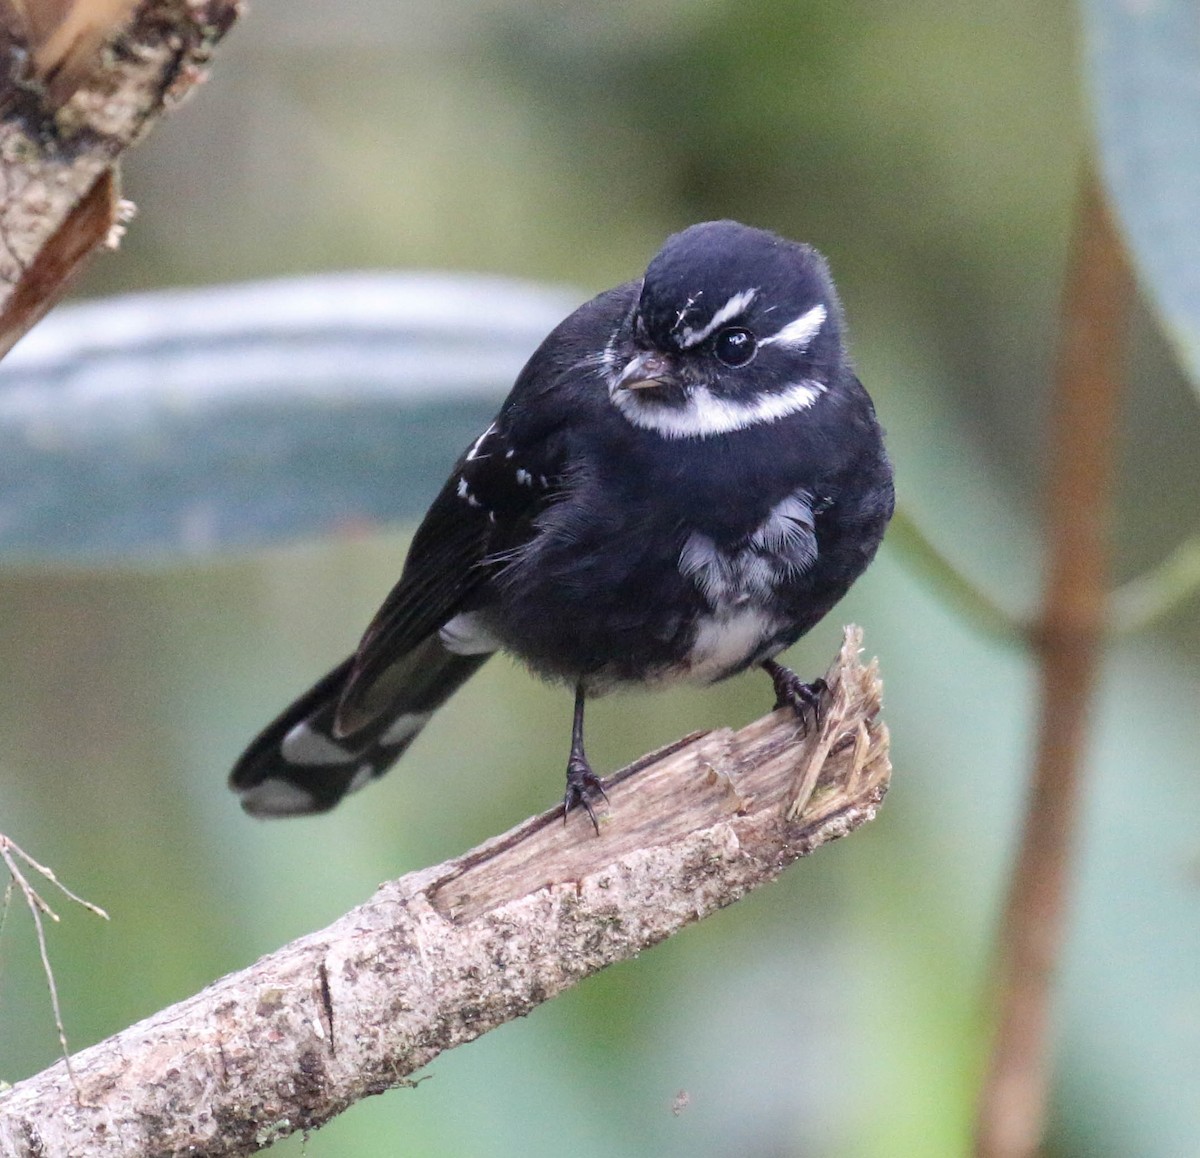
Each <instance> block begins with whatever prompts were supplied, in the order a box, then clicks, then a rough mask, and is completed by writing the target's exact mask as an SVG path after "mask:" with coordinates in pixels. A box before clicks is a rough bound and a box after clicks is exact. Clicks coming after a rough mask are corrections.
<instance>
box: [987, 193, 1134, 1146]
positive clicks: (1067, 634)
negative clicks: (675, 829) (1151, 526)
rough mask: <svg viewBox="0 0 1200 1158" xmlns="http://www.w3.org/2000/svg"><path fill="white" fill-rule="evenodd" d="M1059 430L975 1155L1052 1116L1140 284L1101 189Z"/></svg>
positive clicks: (1076, 302) (1066, 320)
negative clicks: (1027, 752)
mask: <svg viewBox="0 0 1200 1158" xmlns="http://www.w3.org/2000/svg"><path fill="white" fill-rule="evenodd" d="M1073 250H1074V252H1073V254H1072V260H1071V268H1070V270H1069V271H1068V275H1067V284H1066V291H1065V296H1064V304H1063V335H1062V341H1061V347H1060V350H1059V361H1058V368H1057V372H1056V375H1055V412H1054V416H1053V421H1052V424H1051V431H1050V447H1049V461H1050V464H1051V469H1050V486H1049V490H1048V493H1047V520H1046V539H1047V545H1048V560H1049V564H1048V565H1049V570H1048V575H1047V583H1046V593H1045V598H1044V603H1043V609H1042V617H1041V624H1040V627H1039V629H1038V631H1037V633H1036V637H1035V642H1036V645H1037V649H1038V653H1039V658H1040V661H1041V695H1040V699H1039V702H1040V704H1041V721H1040V724H1039V732H1038V748H1037V758H1036V764H1035V770H1034V776H1033V784H1032V786H1031V790H1030V796H1029V802H1028V805H1027V807H1026V812H1025V826H1024V832H1023V835H1022V842H1021V848H1020V851H1019V853H1018V857H1017V864H1016V868H1015V870H1014V872H1013V879H1012V884H1011V888H1010V892H1009V896H1008V901H1007V905H1006V909H1005V915H1004V919H1003V924H1002V926H1001V937H1000V943H999V949H998V955H999V961H998V981H999V993H998V1002H999V1005H998V1008H999V1023H998V1027H997V1032H996V1039H995V1043H994V1046H993V1052H992V1057H991V1063H990V1068H989V1071H988V1075H987V1078H986V1080H985V1084H984V1088H983V1091H982V1094H981V1099H980V1108H979V1120H978V1131H977V1140H976V1154H977V1155H979V1156H980V1158H1028V1156H1030V1155H1032V1154H1034V1153H1036V1151H1037V1149H1038V1147H1039V1145H1040V1142H1041V1137H1042V1131H1043V1123H1044V1120H1045V1110H1046V1089H1047V1078H1048V1068H1049V1067H1048V1058H1049V1016H1050V999H1051V994H1052V993H1053V986H1054V981H1055V977H1056V974H1057V969H1058V961H1059V956H1060V952H1061V947H1062V941H1063V928H1064V924H1065V917H1066V911H1067V895H1068V883H1069V877H1070V865H1071V853H1072V850H1073V843H1074V842H1073V837H1074V832H1075V820H1076V816H1077V813H1078V809H1079V801H1080V795H1081V787H1080V785H1081V772H1082V766H1083V759H1084V754H1085V744H1086V736H1087V733H1086V724H1087V710H1088V705H1089V702H1090V700H1091V693H1092V687H1093V684H1094V682H1095V677H1096V670H1097V666H1098V663H1099V658H1100V654H1101V650H1102V646H1103V639H1104V633H1105V628H1106V614H1107V599H1108V520H1109V514H1110V503H1111V490H1112V476H1113V472H1114V464H1115V462H1116V455H1117V430H1118V418H1119V404H1120V397H1121V383H1122V379H1123V374H1124V355H1125V337H1126V330H1127V323H1128V317H1129V308H1130V304H1131V299H1132V294H1133V278H1132V274H1131V272H1130V270H1129V266H1128V263H1127V260H1126V257H1125V252H1124V249H1123V247H1122V244H1121V240H1120V238H1119V237H1118V236H1117V233H1116V229H1115V227H1114V225H1113V222H1112V219H1111V217H1110V216H1109V213H1108V209H1107V207H1106V205H1105V203H1104V199H1103V194H1102V192H1101V190H1100V187H1099V185H1098V183H1097V182H1096V180H1095V179H1094V178H1092V179H1089V180H1088V182H1087V184H1086V186H1085V189H1084V192H1083V197H1082V199H1081V203H1080V208H1079V216H1078V226H1077V229H1076V237H1075V243H1074V246H1073Z"/></svg>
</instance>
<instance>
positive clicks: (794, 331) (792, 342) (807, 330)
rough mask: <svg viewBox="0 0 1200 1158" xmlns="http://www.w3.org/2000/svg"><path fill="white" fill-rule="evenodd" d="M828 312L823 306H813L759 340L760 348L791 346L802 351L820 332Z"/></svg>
mask: <svg viewBox="0 0 1200 1158" xmlns="http://www.w3.org/2000/svg"><path fill="white" fill-rule="evenodd" d="M828 316H829V315H828V312H827V311H826V309H825V307H824V306H813V307H812V309H810V310H805V312H804V313H802V314H801V315H800V316H799V317H798V318H793V319H792V320H791V321H790V322H788V324H787V325H786V326H784V327H783V329H781V330H776V332H775V333H773V334H772V335H771V336H770V337H768V338H760V339H759V340H758V344H759V345H760V346H775V345H779V346H791V347H793V348H794V349H797V350H803V349H804V348H805V347H806V346H807V345H808V344H809V343H810V342H811V341H812V340H813V338H815V337H816V336H817V334H818V333H819V332H820V329H821V327H822V326H823V325H824V324H825V319H826V318H827V317H828Z"/></svg>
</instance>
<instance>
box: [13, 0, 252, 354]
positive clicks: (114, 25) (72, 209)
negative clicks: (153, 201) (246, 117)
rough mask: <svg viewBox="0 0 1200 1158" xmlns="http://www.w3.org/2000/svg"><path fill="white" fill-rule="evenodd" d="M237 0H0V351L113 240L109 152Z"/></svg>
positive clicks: (156, 112) (188, 80)
mask: <svg viewBox="0 0 1200 1158" xmlns="http://www.w3.org/2000/svg"><path fill="white" fill-rule="evenodd" d="M239 7H240V0H136V2H135V0H56V2H53V3H51V2H49V0H0V356H2V355H3V354H5V353H7V351H8V350H9V348H10V347H11V346H12V345H13V343H14V342H15V341H16V340H17V339H18V338H19V337H20V336H21V335H22V334H23V333H25V331H26V330H27V329H29V327H30V326H32V325H33V324H34V322H36V321H37V320H38V319H39V318H40V317H41V316H42V315H43V314H44V313H45V312H46V311H47V310H48V309H49V308H50V307H51V306H52V305H54V303H55V302H56V301H58V299H59V298H60V297H61V296H62V294H63V293H64V292H65V290H66V288H67V286H68V285H69V284H70V282H71V279H72V278H73V277H74V275H75V274H76V273H77V272H78V271H79V269H80V268H81V267H82V265H83V263H84V261H85V260H86V259H87V257H88V256H89V255H90V254H91V253H93V252H94V251H95V250H96V249H97V248H98V247H100V246H103V245H106V244H107V245H111V244H113V242H114V239H115V237H116V236H117V234H118V233H119V230H120V228H121V226H122V225H123V223H124V219H125V217H127V216H128V212H129V210H130V208H131V207H129V206H127V205H126V204H124V203H122V202H121V200H120V198H119V195H118V181H117V173H116V168H115V165H116V161H117V158H118V157H119V156H120V154H121V152H122V151H123V150H124V149H126V148H127V147H128V146H129V145H131V144H133V143H134V142H136V141H137V140H139V139H140V138H141V137H142V136H143V135H144V134H145V132H146V131H147V130H148V129H149V127H150V125H151V124H153V122H154V121H155V120H157V119H158V117H159V116H160V115H161V114H162V113H163V112H164V111H166V110H167V109H169V108H171V107H173V106H174V105H176V104H178V103H179V101H180V100H182V99H183V97H185V96H186V95H187V94H188V93H189V92H190V91H191V90H192V89H193V88H194V87H195V86H196V85H197V84H198V83H199V82H200V81H202V80H203V79H204V77H205V67H206V65H207V63H208V59H209V56H210V54H211V52H212V49H213V46H214V45H215V44H216V42H217V41H218V40H219V39H220V38H221V36H223V35H224V33H225V32H226V31H227V30H228V28H229V27H230V25H231V24H232V23H233V21H234V19H235V18H236V17H237V14H238V10H239Z"/></svg>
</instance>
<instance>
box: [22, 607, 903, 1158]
mask: <svg viewBox="0 0 1200 1158" xmlns="http://www.w3.org/2000/svg"><path fill="white" fill-rule="evenodd" d="M860 646H861V632H860V631H859V630H858V629H857V628H853V627H852V628H847V630H846V637H845V640H844V642H843V646H842V650H841V653H840V654H839V655H838V657H837V659H836V660H835V662H834V664H833V666H832V667H831V668H830V670H829V673H828V675H827V677H826V679H827V682H828V683H829V686H830V695H829V698H828V700H827V704H826V707H825V710H824V713H823V718H822V722H821V725H820V727H818V728H813V729H811V730H810V734H809V735H807V736H801V734H800V731H801V729H800V728H799V726H798V723H797V720H796V718H795V716H794V715H793V714H792V713H791V712H790V711H787V710H782V711H777V712H774V713H773V714H771V715H769V716H766V717H764V718H763V719H761V720H758V721H756V722H755V723H753V724H750V725H749V726H747V727H745V728H743V729H742V730H741V731H738V732H731V731H729V730H728V729H722V730H719V731H716V732H708V733H701V734H697V735H693V736H689V737H686V738H685V739H683V740H681V741H679V742H678V743H676V744H673V745H671V746H670V747H668V748H665V749H663V750H662V751H660V752H656V753H654V754H653V755H650V756H648V757H645V758H643V759H642V760H640V761H638V762H637V763H636V764H634V765H632V766H630V767H629V768H627V769H625V770H624V771H622V772H620V773H618V774H617V775H616V776H614V777H613V778H612V780H611V781H610V782H609V785H608V794H609V798H610V801H611V804H610V807H609V809H608V810H606V812H605V814H604V817H603V821H602V826H601V834H600V836H599V837H596V836H594V835H593V834H592V829H591V825H590V823H589V822H588V820H587V817H586V816H584V815H582V814H580V813H575V814H572V815H571V816H570V817H569V818H568V821H567V823H566V824H565V825H564V824H563V822H562V810H561V808H559V809H556V810H554V811H552V812H548V813H545V814H543V815H541V816H538V817H534V818H532V819H531V820H529V821H527V822H526V823H524V824H522V825H520V826H518V827H517V828H515V829H513V830H512V831H510V832H508V833H506V834H505V835H503V836H500V837H497V838H495V839H493V840H491V841H490V842H488V843H487V844H484V845H482V846H480V847H479V848H477V849H475V850H474V851H472V852H470V853H467V854H466V855H465V856H462V857H459V858H458V859H456V860H452V861H448V862H446V863H445V864H441V865H437V866H435V867H433V868H428V869H425V870H423V871H421V872H417V873H412V874H410V875H409V876H406V877H402V878H401V879H400V880H397V881H392V882H390V883H388V884H385V885H383V886H382V887H381V888H380V889H379V891H378V892H377V893H376V894H375V896H374V897H373V898H372V899H371V900H370V901H368V902H367V903H366V904H364V905H362V906H360V907H359V908H357V909H355V910H353V911H352V912H350V913H348V914H347V915H346V916H344V917H342V918H341V919H340V920H338V921H336V922H335V923H334V924H333V925H331V926H329V927H328V928H326V929H323V930H322V931H320V932H318V933H314V934H312V935H310V936H308V937H304V938H302V939H301V940H299V941H295V942H293V943H292V944H291V945H288V946H285V947H284V948H283V949H281V950H279V951H278V952H276V953H273V954H271V955H270V956H268V957H264V958H263V959H262V960H260V961H259V962H257V963H256V964H255V965H252V966H251V967H250V968H248V969H245V970H243V971H242V972H240V973H235V974H231V975H230V976H228V977H225V978H223V979H222V980H220V981H218V982H216V983H215V984H213V985H211V986H209V987H208V988H207V989H205V990H204V991H203V992H201V993H199V994H197V995H196V996H194V997H192V998H190V999H188V1000H187V1001H184V1002H181V1003H180V1004H179V1005H176V1006H173V1007H172V1008H170V1009H167V1010H164V1011H163V1012H161V1013H159V1014H157V1015H156V1016H154V1017H151V1018H149V1019H147V1020H146V1021H143V1022H140V1023H139V1024H137V1025H135V1026H132V1027H131V1028H130V1029H128V1030H126V1031H124V1032H123V1033H120V1034H118V1035H116V1036H115V1037H112V1038H110V1039H108V1040H107V1041H104V1042H101V1043H100V1044H98V1045H96V1046H93V1047H91V1048H90V1049H87V1050H84V1051H82V1052H81V1053H79V1054H77V1055H76V1056H75V1057H74V1059H73V1068H74V1072H75V1075H76V1078H77V1081H78V1089H77V1090H75V1089H72V1086H71V1083H70V1080H69V1078H68V1074H67V1071H66V1069H65V1067H64V1065H63V1064H62V1063H59V1064H58V1065H56V1066H53V1067H51V1068H50V1069H48V1070H46V1071H44V1072H43V1073H41V1074H38V1075H36V1076H35V1077H32V1078H30V1079H28V1080H27V1081H24V1082H21V1083H19V1084H18V1085H16V1086H14V1087H13V1089H12V1090H11V1091H10V1092H9V1093H7V1094H4V1095H0V1155H3V1156H4V1158H60V1156H62V1158H65V1156H67V1155H70V1156H71V1158H98V1156H101V1155H106V1156H107V1155H118V1154H119V1155H123V1156H129V1155H146V1156H148V1155H156V1156H166V1155H182V1154H189V1155H209V1156H215V1155H237V1154H248V1153H252V1152H253V1151H255V1150H258V1149H261V1148H262V1147H263V1146H264V1145H267V1144H269V1143H270V1142H272V1141H275V1140H276V1139H278V1138H280V1137H283V1136H284V1135H286V1134H290V1133H292V1132H293V1131H296V1130H309V1129H312V1128H314V1127H317V1126H320V1125H321V1124H323V1123H324V1122H326V1121H328V1120H329V1119H330V1118H332V1117H333V1116H334V1115H335V1114H338V1113H340V1112H341V1111H342V1110H344V1109H346V1107H348V1106H349V1105H351V1104H352V1103H353V1102H355V1101H357V1100H359V1099H360V1098H363V1097H365V1096H366V1095H368V1094H373V1093H379V1092H381V1091H383V1090H385V1089H388V1088H390V1087H393V1086H397V1085H401V1084H403V1083H404V1082H405V1080H406V1078H407V1077H408V1075H409V1074H412V1073H413V1072H414V1071H416V1070H417V1069H419V1068H420V1067H421V1066H424V1065H425V1064H427V1063H428V1062H429V1061H430V1060H432V1059H433V1058H434V1057H436V1056H437V1055H438V1054H439V1053H441V1052H442V1051H443V1050H446V1049H450V1048H452V1047H453V1046H456V1045H460V1044H462V1043H463V1042H467V1041H471V1040H472V1039H474V1038H476V1037H478V1036H479V1035H480V1034H482V1033H485V1032H486V1031H487V1030H489V1029H492V1028H494V1027H496V1026H498V1025H500V1024H502V1023H504V1022H506V1021H508V1020H510V1019H512V1018H514V1017H519V1016H521V1015H523V1014H525V1013H528V1012H529V1011H530V1010H531V1009H532V1008H533V1007H534V1006H536V1005H538V1004H539V1003H541V1002H543V1001H546V1000H547V999H549V998H551V997H553V996H554V995H555V994H557V993H559V992H561V991H562V990H564V989H566V988H568V987H569V986H571V985H574V984H575V983H576V982H578V981H580V980H581V979H582V978H584V977H587V976H588V975H589V974H592V973H595V972H596V971H597V970H599V969H602V968H604V967H605V966H606V965H610V964H612V963H613V962H616V961H620V960H624V959H625V958H628V957H632V956H634V955H636V954H637V953H639V952H641V951H642V950H643V949H646V948H647V947H649V946H651V945H654V944H656V943H657V942H659V941H661V940H663V939H664V938H666V937H669V936H670V935H671V934H672V933H674V932H676V931H678V930H679V929H681V928H683V927H684V926H685V925H689V924H691V923H692V922H694V921H697V920H699V919H700V918H702V917H705V916H707V915H708V914H710V913H712V912H715V911H716V910H717V909H719V908H722V907H724V906H725V905H728V904H731V903H732V902H733V901H736V900H738V899H739V898H740V897H741V896H743V895H744V894H745V893H746V892H748V891H749V890H751V889H753V888H756V887H757V886H759V885H761V884H765V883H766V882H767V881H770V880H773V879H775V877H777V876H778V875H779V874H780V873H781V872H782V871H783V870H784V869H785V868H786V867H787V866H788V865H789V864H791V863H792V862H793V861H795V860H796V859H797V858H798V857H802V856H805V855H807V854H808V853H810V852H812V851H813V850H814V849H816V848H818V847H819V846H820V845H822V844H825V843H826V842H828V841H830V840H834V839H836V838H837V837H840V836H844V835H845V834H847V833H849V832H851V831H852V830H853V829H855V828H857V827H858V826H859V825H861V824H863V823H865V822H866V821H868V820H870V819H872V818H873V817H874V815H875V812H876V808H877V806H878V805H879V803H880V801H881V800H882V798H883V795H884V792H885V791H886V789H887V784H888V778H889V775H890V771H891V765H890V763H889V759H888V734H887V728H886V726H885V725H884V723H883V721H882V720H881V719H880V717H879V711H880V692H881V686H880V682H879V678H878V673H877V669H876V665H875V663H874V662H872V663H871V664H870V665H868V666H866V667H864V666H863V665H862V663H861V662H860V660H859V654H858V653H859V649H860Z"/></svg>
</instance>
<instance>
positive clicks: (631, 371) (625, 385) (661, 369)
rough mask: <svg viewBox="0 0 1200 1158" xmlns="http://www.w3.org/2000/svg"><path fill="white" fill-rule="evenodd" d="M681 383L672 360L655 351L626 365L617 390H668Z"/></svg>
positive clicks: (648, 352) (647, 352)
mask: <svg viewBox="0 0 1200 1158" xmlns="http://www.w3.org/2000/svg"><path fill="white" fill-rule="evenodd" d="M678 382H679V375H678V374H677V373H676V370H675V367H674V365H673V364H672V363H671V360H670V358H668V357H666V356H665V355H663V354H657V353H655V352H654V351H653V350H647V351H646V352H645V353H642V354H638V355H637V356H636V357H635V358H631V359H630V361H629V362H628V363H626V366H625V369H624V370H622V371H621V373H620V376H619V377H618V378H617V380H616V382H614V383H613V388H614V389H615V390H666V389H670V388H671V387H672V386H675V385H677V384H678Z"/></svg>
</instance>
